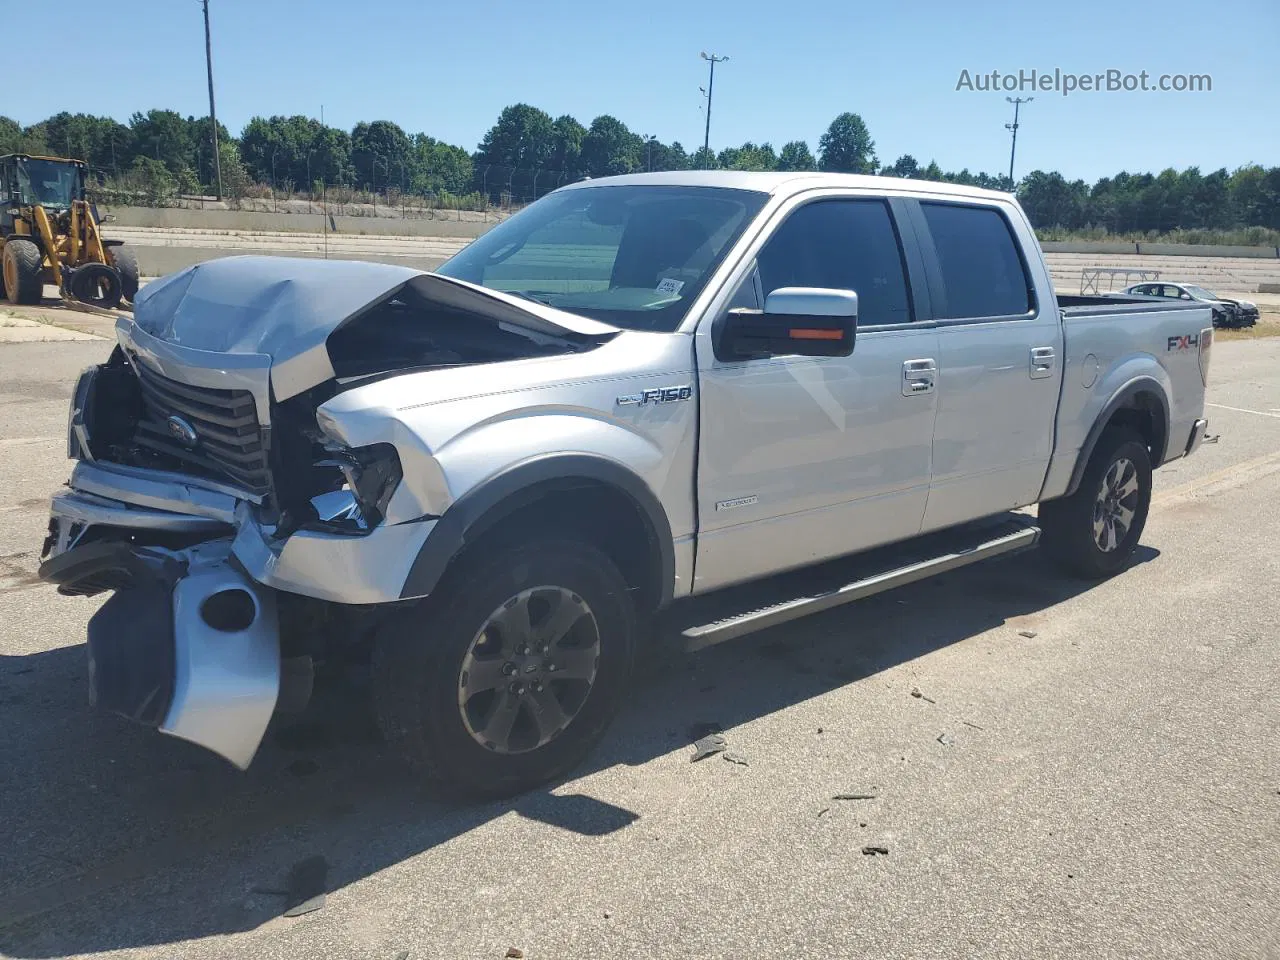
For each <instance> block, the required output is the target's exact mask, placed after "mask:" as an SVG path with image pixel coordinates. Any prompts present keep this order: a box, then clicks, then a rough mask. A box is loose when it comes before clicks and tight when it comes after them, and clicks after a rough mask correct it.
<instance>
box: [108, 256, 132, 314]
mask: <svg viewBox="0 0 1280 960" xmlns="http://www.w3.org/2000/svg"><path fill="white" fill-rule="evenodd" d="M108 249H109V250H110V251H111V262H112V263H113V264H115V268H116V272H117V273H118V274H120V297H121V299H123V300H127V301H129V302H130V303H133V298H134V297H136V296H137V295H138V258H137V257H136V256H134V253H133V250H132V248H130V247H125V246H119V247H109V248H108Z"/></svg>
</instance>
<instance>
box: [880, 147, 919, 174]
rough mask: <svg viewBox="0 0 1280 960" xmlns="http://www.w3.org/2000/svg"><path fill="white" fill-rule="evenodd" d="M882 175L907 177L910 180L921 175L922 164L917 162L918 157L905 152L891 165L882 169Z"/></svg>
mask: <svg viewBox="0 0 1280 960" xmlns="http://www.w3.org/2000/svg"><path fill="white" fill-rule="evenodd" d="M880 175H881V176H884V177H906V178H907V179H910V180H914V179H918V178H919V176H920V164H919V163H917V162H916V158H915V157H913V156H912V155H911V154H909V153H904V154H903V155H902V156H900V157H899V158H898V159H897V160H895V161H893V163H891V164H890V165H889V166H887V167H884V168H883V169H881V171H880Z"/></svg>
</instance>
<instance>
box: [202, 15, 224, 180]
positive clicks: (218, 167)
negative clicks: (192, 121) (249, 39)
mask: <svg viewBox="0 0 1280 960" xmlns="http://www.w3.org/2000/svg"><path fill="white" fill-rule="evenodd" d="M201 4H202V6H203V7H204V63H205V67H206V69H207V70H208V73H209V126H210V127H212V128H213V177H214V183H215V184H216V187H217V191H218V199H219V200H221V199H222V158H221V157H219V156H218V112H217V111H216V110H214V108H213V42H212V41H211V40H210V39H209V0H201Z"/></svg>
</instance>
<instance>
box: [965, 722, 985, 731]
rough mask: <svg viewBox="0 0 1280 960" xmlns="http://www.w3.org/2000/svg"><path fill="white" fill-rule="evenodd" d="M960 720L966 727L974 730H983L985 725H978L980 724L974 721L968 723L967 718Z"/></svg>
mask: <svg viewBox="0 0 1280 960" xmlns="http://www.w3.org/2000/svg"><path fill="white" fill-rule="evenodd" d="M960 722H961V723H963V724H964V725H965V726H966V727H973V729H975V730H985V729H986V727H980V726H978V725H977V724H976V723H970V722H969V721H968V720H961V721H960Z"/></svg>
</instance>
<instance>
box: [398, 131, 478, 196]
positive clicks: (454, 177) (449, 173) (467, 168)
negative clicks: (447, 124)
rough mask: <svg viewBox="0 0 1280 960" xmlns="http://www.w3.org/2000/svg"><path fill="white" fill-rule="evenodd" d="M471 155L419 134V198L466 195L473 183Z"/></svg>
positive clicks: (415, 175)
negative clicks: (447, 194)
mask: <svg viewBox="0 0 1280 960" xmlns="http://www.w3.org/2000/svg"><path fill="white" fill-rule="evenodd" d="M471 175H472V162H471V155H470V154H469V153H467V151H465V150H463V149H462V148H461V147H455V146H451V145H450V144H447V143H443V142H441V141H439V140H435V139H433V138H432V137H429V136H427V135H426V134H425V133H419V134H417V135H416V136H415V137H414V138H413V180H412V184H411V187H412V191H413V192H414V193H415V194H440V193H453V194H459V193H465V192H466V190H467V186H468V185H469V184H470V182H471Z"/></svg>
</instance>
